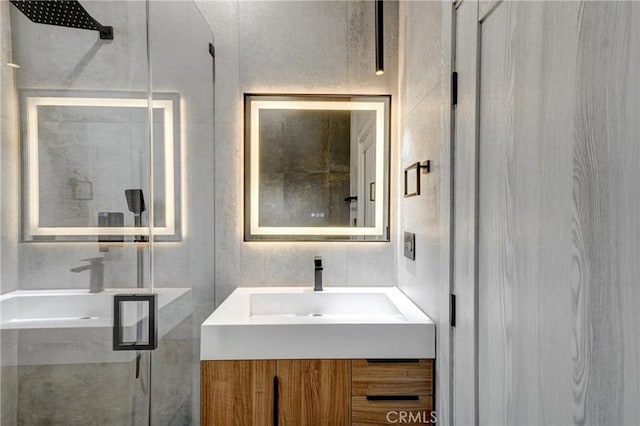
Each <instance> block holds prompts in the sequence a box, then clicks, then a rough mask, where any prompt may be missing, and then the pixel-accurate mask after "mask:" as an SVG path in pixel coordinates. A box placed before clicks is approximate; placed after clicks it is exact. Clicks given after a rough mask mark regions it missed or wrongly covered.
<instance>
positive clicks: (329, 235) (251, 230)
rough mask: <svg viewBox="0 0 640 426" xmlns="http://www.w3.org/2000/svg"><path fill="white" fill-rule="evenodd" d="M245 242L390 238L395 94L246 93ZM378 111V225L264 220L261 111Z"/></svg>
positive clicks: (374, 239) (376, 190) (376, 197)
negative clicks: (281, 224)
mask: <svg viewBox="0 0 640 426" xmlns="http://www.w3.org/2000/svg"><path fill="white" fill-rule="evenodd" d="M244 103H245V105H244V106H245V117H244V118H245V125H244V128H245V135H244V137H245V185H244V186H245V188H244V190H245V197H244V200H245V209H244V223H245V227H244V239H245V241H265V240H267V241H268V240H274V241H318V240H320V241H322V240H326V241H389V240H390V235H389V234H390V233H389V206H390V201H389V200H390V193H389V189H390V182H389V164H390V151H389V141H390V134H391V131H390V128H391V122H390V119H391V96H390V95H287V94H283V95H272V94H251V93H245V95H244ZM267 109H289V110H323V111H326V110H334V111H374V112H375V113H376V120H375V126H376V182H383V183H384V184H382V185H375V188H376V189H375V198H374V199H375V200H381V201H379V202H378V201H377V202H376V206H375V225H374V226H371V227H349V226H342V227H294V226H291V227H274V226H260V224H259V217H260V211H259V205H260V203H259V201H260V200H259V191H258V190H253V189H254V188H255V189H257V188H259V187H260V164H259V159H260V139H259V128H260V110H267Z"/></svg>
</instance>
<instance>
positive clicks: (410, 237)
mask: <svg viewBox="0 0 640 426" xmlns="http://www.w3.org/2000/svg"><path fill="white" fill-rule="evenodd" d="M404 257H406V258H407V259H411V260H416V234H414V233H413V232H405V233H404Z"/></svg>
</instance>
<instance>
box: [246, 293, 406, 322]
mask: <svg viewBox="0 0 640 426" xmlns="http://www.w3.org/2000/svg"><path fill="white" fill-rule="evenodd" d="M249 302H250V316H251V318H264V319H266V318H269V317H272V318H275V317H326V318H333V319H335V318H342V319H345V320H356V319H358V320H361V321H367V322H370V321H380V320H382V319H385V320H388V321H404V320H405V318H404V316H402V314H401V313H400V311H399V310H398V308H396V306H395V305H394V304H393V303H392V302H391V300H389V298H388V297H387V295H386V294H385V293H353V292H349V293H346V292H345V293H342V292H340V293H338V292H332V291H329V292H297V293H291V292H283V293H252V294H250V295H249Z"/></svg>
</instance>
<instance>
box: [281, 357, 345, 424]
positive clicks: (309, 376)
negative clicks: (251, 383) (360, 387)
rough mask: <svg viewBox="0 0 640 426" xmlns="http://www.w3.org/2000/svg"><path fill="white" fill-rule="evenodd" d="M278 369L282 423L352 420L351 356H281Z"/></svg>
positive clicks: (330, 422) (339, 422) (319, 422)
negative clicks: (349, 357)
mask: <svg viewBox="0 0 640 426" xmlns="http://www.w3.org/2000/svg"><path fill="white" fill-rule="evenodd" d="M277 370H278V371H277V376H278V401H279V403H278V420H279V426H327V425H331V426H342V425H344V426H347V425H349V424H350V405H351V361H350V360H334V359H303V360H279V361H278V366H277Z"/></svg>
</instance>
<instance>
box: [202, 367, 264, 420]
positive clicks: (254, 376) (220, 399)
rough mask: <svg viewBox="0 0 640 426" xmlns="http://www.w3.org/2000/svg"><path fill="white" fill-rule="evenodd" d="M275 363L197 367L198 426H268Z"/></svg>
mask: <svg viewBox="0 0 640 426" xmlns="http://www.w3.org/2000/svg"><path fill="white" fill-rule="evenodd" d="M275 373H276V362H275V361H203V362H201V363H200V378H201V380H200V383H201V389H200V399H201V404H200V419H201V424H202V426H209V425H211V426H214V425H216V426H219V425H224V426H247V425H252V426H271V425H272V424H273V396H274V395H273V378H274V376H275Z"/></svg>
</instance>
